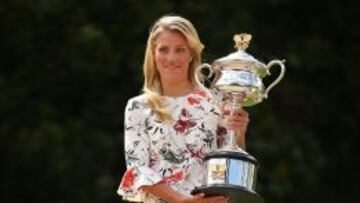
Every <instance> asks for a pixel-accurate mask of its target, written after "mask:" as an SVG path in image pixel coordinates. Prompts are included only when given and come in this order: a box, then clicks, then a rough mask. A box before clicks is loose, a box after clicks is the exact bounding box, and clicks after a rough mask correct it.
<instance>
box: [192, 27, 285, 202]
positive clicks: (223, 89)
mask: <svg viewBox="0 0 360 203" xmlns="http://www.w3.org/2000/svg"><path fill="white" fill-rule="evenodd" d="M250 40H251V35H249V34H245V33H243V34H237V35H235V36H234V41H235V43H236V45H235V47H236V48H237V49H238V51H236V52H234V53H232V54H229V55H228V56H226V57H223V58H220V59H217V60H215V61H214V62H213V63H212V64H211V65H210V64H202V65H201V66H199V68H198V70H197V73H196V78H197V80H198V81H199V83H200V85H202V86H204V87H205V85H203V83H204V82H205V81H206V79H211V82H210V84H209V85H207V86H209V89H210V91H211V93H212V95H213V96H214V98H215V99H216V101H218V102H219V105H221V106H222V107H225V108H228V109H230V112H233V111H234V110H236V109H237V108H241V107H244V106H252V105H255V104H258V103H260V102H261V101H262V100H263V99H264V98H267V97H268V94H269V91H270V90H271V89H272V88H273V87H274V86H275V85H276V84H277V83H279V82H280V80H281V79H282V78H283V76H284V73H285V66H284V61H280V60H272V61H270V62H269V63H268V64H264V63H261V62H260V61H258V60H256V59H255V58H254V57H253V56H251V55H249V54H248V53H246V52H245V50H246V48H247V47H248V46H249V43H250ZM273 65H279V66H280V68H281V71H280V74H279V76H278V77H277V78H276V79H275V81H274V82H272V83H271V84H270V85H269V86H268V87H267V88H265V87H264V84H263V82H262V79H263V78H264V77H266V76H268V75H270V71H269V70H270V68H271V67H272V66H273ZM205 70H206V71H207V72H208V74H206V75H205V74H203V73H204V71H205ZM204 162H205V167H206V175H205V177H204V181H203V185H202V186H200V187H196V188H195V189H194V190H193V191H192V194H197V193H200V192H202V193H205V194H206V195H207V196H214V195H226V196H228V197H230V202H233V203H235V202H236V203H241V202H244V203H262V202H263V198H262V197H261V196H260V195H259V194H258V193H256V191H255V186H256V175H257V169H258V162H257V160H256V159H255V158H254V157H253V156H251V155H250V154H249V153H247V152H246V151H244V150H243V149H241V148H240V147H238V146H237V144H236V134H235V132H234V131H232V130H227V135H226V141H225V144H224V145H223V146H220V147H219V148H218V149H216V150H213V151H211V152H210V153H208V154H207V155H206V156H205V157H204Z"/></svg>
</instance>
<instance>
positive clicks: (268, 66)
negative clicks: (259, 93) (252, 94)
mask: <svg viewBox="0 0 360 203" xmlns="http://www.w3.org/2000/svg"><path fill="white" fill-rule="evenodd" d="M284 62H285V60H282V61H280V60H272V61H270V62H269V63H268V64H267V65H266V70H267V73H268V75H270V71H269V70H270V68H271V67H272V66H273V65H279V66H280V68H281V72H280V74H279V76H278V77H277V78H276V80H274V82H272V83H271V84H270V85H269V86H268V87H267V88H266V89H265V93H264V98H267V97H268V94H269V91H270V90H271V89H272V88H273V87H274V86H275V85H277V84H278V83H279V82H280V80H281V79H282V78H283V77H284V74H285V65H284Z"/></svg>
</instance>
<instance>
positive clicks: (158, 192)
mask: <svg viewBox="0 0 360 203" xmlns="http://www.w3.org/2000/svg"><path fill="white" fill-rule="evenodd" d="M141 189H142V190H144V191H146V192H149V193H152V194H153V195H155V196H157V197H158V198H160V199H162V200H164V201H166V202H169V203H226V202H228V200H229V199H228V198H226V197H224V196H214V197H204V194H203V193H200V194H197V195H194V196H190V195H188V196H186V195H182V194H180V193H178V192H176V191H175V190H173V189H171V188H170V187H169V186H168V185H167V184H166V183H165V182H160V183H157V184H155V185H151V186H143V187H141Z"/></svg>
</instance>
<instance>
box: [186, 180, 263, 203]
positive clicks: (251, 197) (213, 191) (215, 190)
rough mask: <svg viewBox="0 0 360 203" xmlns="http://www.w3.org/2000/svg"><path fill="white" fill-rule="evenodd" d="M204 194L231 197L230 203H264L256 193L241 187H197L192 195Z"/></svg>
mask: <svg viewBox="0 0 360 203" xmlns="http://www.w3.org/2000/svg"><path fill="white" fill-rule="evenodd" d="M198 193H204V194H205V196H218V195H223V196H226V197H229V198H230V200H229V203H263V202H264V199H263V198H262V197H261V196H260V195H258V194H257V193H256V192H253V191H250V190H248V189H246V188H244V187H241V186H234V185H225V184H222V185H212V186H201V187H196V188H195V189H194V190H193V191H191V194H193V195H194V194H198Z"/></svg>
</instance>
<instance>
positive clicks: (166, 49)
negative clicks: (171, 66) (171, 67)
mask: <svg viewBox="0 0 360 203" xmlns="http://www.w3.org/2000/svg"><path fill="white" fill-rule="evenodd" d="M157 51H158V52H160V53H167V52H168V51H169V49H168V48H167V47H165V46H160V47H158V48H157Z"/></svg>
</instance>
